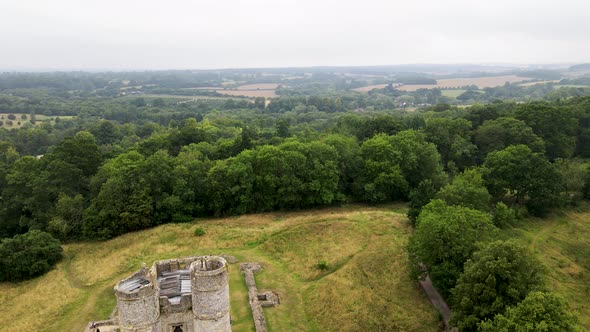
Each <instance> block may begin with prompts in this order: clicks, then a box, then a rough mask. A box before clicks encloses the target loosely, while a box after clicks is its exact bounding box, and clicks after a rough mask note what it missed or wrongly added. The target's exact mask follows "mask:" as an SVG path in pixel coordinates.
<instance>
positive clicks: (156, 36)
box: [0, 0, 590, 69]
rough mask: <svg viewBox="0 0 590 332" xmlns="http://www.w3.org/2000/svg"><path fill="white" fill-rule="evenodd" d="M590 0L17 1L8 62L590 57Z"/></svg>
mask: <svg viewBox="0 0 590 332" xmlns="http://www.w3.org/2000/svg"><path fill="white" fill-rule="evenodd" d="M589 10H590V3H588V2H587V1H585V0H562V1H560V2H555V1H546V0H537V1H534V0H521V1H508V0H497V1H477V0H469V1H468V0H446V1H436V0H429V1H426V0H420V1H412V2H410V1H403V2H402V1H391V0H389V1H387V0H364V1H355V2H351V1H333V0H323V1H321V0H299V1H296V0H285V1H283V0H281V1H276V0H274V1H270V0H248V1H246V0H244V1H237V0H225V1H224V0H220V1H198V0H193V1H191V0H175V1H169V2H166V3H164V2H162V1H153V0H144V1H134V0H133V1H129V0H126V1H113V0H103V1H97V0H88V1H72V0H54V1H33V0H18V1H17V0H6V1H5V3H3V4H2V10H1V11H0V29H1V31H2V33H1V34H0V45H2V52H1V53H0V68H5V69H10V68H58V69H90V68H113V69H165V68H221V67H223V68H225V67H276V66H309V65H379V64H398V63H464V62H471V63H478V62H505V63H547V62H551V63H555V62H585V61H586V62H587V61H589V60H590V46H588V45H590V43H589V41H590V40H589V37H588V36H587V32H588V31H590V20H588V19H587V14H586V13H588V12H590V11H589Z"/></svg>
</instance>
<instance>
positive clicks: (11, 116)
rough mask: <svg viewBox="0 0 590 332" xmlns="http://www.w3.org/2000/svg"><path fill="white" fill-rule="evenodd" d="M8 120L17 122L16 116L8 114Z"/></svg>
mask: <svg viewBox="0 0 590 332" xmlns="http://www.w3.org/2000/svg"><path fill="white" fill-rule="evenodd" d="M8 120H16V115H14V114H8Z"/></svg>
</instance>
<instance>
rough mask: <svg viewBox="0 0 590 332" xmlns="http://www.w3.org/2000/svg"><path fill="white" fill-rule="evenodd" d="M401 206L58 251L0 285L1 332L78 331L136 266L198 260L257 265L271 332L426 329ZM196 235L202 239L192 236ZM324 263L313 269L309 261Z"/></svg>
mask: <svg viewBox="0 0 590 332" xmlns="http://www.w3.org/2000/svg"><path fill="white" fill-rule="evenodd" d="M404 212H405V211H404V208H403V207H402V206H386V207H379V208H371V207H364V206H349V207H343V208H330V209H322V210H310V211H309V210H308V211H304V212H293V213H270V214H259V215H248V216H241V217H233V218H225V219H210V220H199V221H195V222H193V223H187V224H168V225H163V226H160V227H157V228H154V229H150V230H146V231H141V232H136V233H132V234H126V235H124V236H121V237H118V238H116V239H113V240H110V241H106V242H95V243H74V244H68V245H65V246H64V250H65V255H66V258H65V259H64V260H63V261H62V262H61V263H59V264H58V265H57V267H56V268H55V269H54V270H52V271H51V272H49V273H48V274H46V275H44V276H42V277H40V278H37V279H34V280H30V281H26V282H22V283H19V284H9V283H3V284H0V312H2V313H3V314H2V315H0V330H1V331H41V330H43V331H77V332H78V331H81V330H82V329H83V328H84V326H85V324H86V323H87V322H89V321H91V320H99V319H104V318H107V317H108V316H109V315H110V313H111V312H112V310H113V308H114V307H115V297H114V295H113V291H112V288H113V286H114V284H115V283H116V282H117V281H118V280H120V279H121V278H123V277H125V276H127V275H128V274H130V273H132V272H133V271H135V270H137V269H139V267H140V265H141V263H142V262H146V263H147V264H151V263H152V262H153V261H155V260H159V259H166V258H174V257H184V256H189V255H199V254H220V253H225V254H230V255H234V256H236V257H237V258H238V259H239V260H240V261H242V262H246V261H258V262H261V263H262V264H263V265H264V267H265V269H264V271H262V272H261V273H259V274H257V275H256V278H257V282H258V285H259V289H262V290H264V289H273V290H276V291H277V292H278V293H279V294H280V295H281V304H280V305H279V306H278V307H275V308H268V309H265V315H266V319H267V323H268V325H269V330H271V331H336V330H337V331H357V330H361V329H362V330H377V329H379V328H381V329H382V330H402V331H436V330H437V323H438V319H437V317H438V315H437V313H436V312H435V311H434V309H432V307H431V306H430V304H429V303H428V301H427V299H426V298H425V297H424V295H423V294H422V292H421V290H420V289H419V288H418V287H417V285H416V283H414V282H412V281H411V280H409V278H408V274H407V258H406V253H405V249H404V246H405V243H406V241H407V238H408V236H409V233H410V231H411V228H410V226H409V224H408V222H407V219H406V218H405V213H404ZM197 227H202V228H204V230H205V235H203V236H200V237H197V236H195V235H194V230H195V228H197ZM320 262H324V263H326V264H327V269H325V270H321V269H319V268H318V267H317V265H318V263H320ZM230 293H231V305H232V309H231V310H232V312H231V316H232V319H233V321H234V322H233V331H254V325H253V322H252V318H251V314H250V307H249V305H248V296H247V290H246V287H245V284H244V281H243V277H242V276H241V275H240V273H239V267H238V265H237V264H232V265H230Z"/></svg>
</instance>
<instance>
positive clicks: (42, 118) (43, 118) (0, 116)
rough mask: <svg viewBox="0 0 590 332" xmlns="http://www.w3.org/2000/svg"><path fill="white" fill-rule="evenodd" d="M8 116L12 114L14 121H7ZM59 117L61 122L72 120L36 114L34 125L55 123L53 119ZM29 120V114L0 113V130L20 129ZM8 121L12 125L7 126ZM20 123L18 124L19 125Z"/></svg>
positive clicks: (64, 117) (65, 117) (67, 117)
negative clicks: (0, 124) (23, 116)
mask: <svg viewBox="0 0 590 332" xmlns="http://www.w3.org/2000/svg"><path fill="white" fill-rule="evenodd" d="M9 114H14V116H16V120H9V119H8V115H9ZM22 115H26V116H27V118H26V119H22V117H21V116H22ZM56 117H59V118H60V119H62V120H66V119H72V118H73V116H67V115H65V116H47V115H42V114H36V115H35V119H36V122H35V125H36V126H38V125H39V124H41V123H43V122H50V123H52V124H53V123H55V118H56ZM30 120H31V115H30V114H24V113H0V121H2V122H3V124H2V126H0V128H5V129H12V128H20V127H22V126H24V125H25V123H30ZM8 121H12V125H9V124H8ZM19 122H20V124H19Z"/></svg>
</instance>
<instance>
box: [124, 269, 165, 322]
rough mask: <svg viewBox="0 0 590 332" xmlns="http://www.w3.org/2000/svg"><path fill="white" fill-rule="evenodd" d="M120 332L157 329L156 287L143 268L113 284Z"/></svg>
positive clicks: (158, 309) (158, 306) (158, 304)
mask: <svg viewBox="0 0 590 332" xmlns="http://www.w3.org/2000/svg"><path fill="white" fill-rule="evenodd" d="M115 296H116V297H117V311H118V313H119V315H118V316H119V328H120V329H121V332H152V331H156V330H157V328H156V327H157V323H158V319H159V318H160V302H159V297H158V290H157V287H155V286H154V283H153V282H152V278H150V275H149V273H148V271H146V270H145V268H142V269H141V270H140V271H139V272H137V273H135V274H134V275H132V276H131V277H129V278H127V279H124V280H121V281H119V283H117V285H116V286H115Z"/></svg>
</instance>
